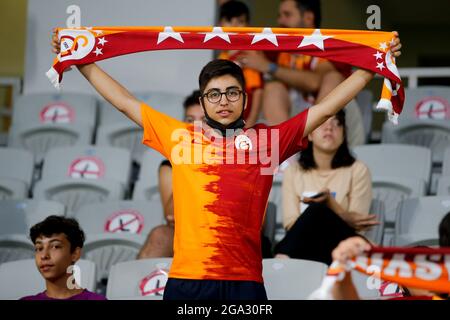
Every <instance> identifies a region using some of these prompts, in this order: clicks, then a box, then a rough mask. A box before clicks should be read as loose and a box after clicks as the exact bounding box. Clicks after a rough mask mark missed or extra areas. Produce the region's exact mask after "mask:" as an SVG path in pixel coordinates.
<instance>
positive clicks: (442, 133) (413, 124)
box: [381, 119, 450, 164]
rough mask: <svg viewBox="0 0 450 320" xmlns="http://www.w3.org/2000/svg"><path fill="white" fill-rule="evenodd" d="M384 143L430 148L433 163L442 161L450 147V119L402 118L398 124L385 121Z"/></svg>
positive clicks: (383, 130)
mask: <svg viewBox="0 0 450 320" xmlns="http://www.w3.org/2000/svg"><path fill="white" fill-rule="evenodd" d="M381 141H382V143H383V144H384V143H398V144H406V145H415V146H421V147H426V148H429V149H430V150H431V151H432V159H433V163H438V164H439V163H442V162H443V159H444V150H445V149H446V148H448V147H450V122H449V120H432V119H402V120H401V121H400V123H399V124H398V125H393V124H392V123H388V122H386V123H384V124H383V129H382V138H381Z"/></svg>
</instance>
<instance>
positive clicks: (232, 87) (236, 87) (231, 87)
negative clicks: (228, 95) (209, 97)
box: [207, 86, 241, 92]
mask: <svg viewBox="0 0 450 320" xmlns="http://www.w3.org/2000/svg"><path fill="white" fill-rule="evenodd" d="M228 89H241V88H240V87H238V86H230V87H226V88H225V90H228ZM211 90H219V91H220V88H211V89H209V90H208V91H207V92H210V91H211Z"/></svg>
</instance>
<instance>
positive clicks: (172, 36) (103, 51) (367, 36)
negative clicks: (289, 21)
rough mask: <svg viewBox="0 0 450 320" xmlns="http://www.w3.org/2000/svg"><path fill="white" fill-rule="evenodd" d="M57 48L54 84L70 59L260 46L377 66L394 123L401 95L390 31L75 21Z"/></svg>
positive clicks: (72, 61)
mask: <svg viewBox="0 0 450 320" xmlns="http://www.w3.org/2000/svg"><path fill="white" fill-rule="evenodd" d="M57 31H58V37H59V39H60V41H61V52H60V53H59V54H58V56H57V57H56V58H55V60H54V63H53V66H52V68H51V69H50V70H49V71H48V72H47V76H48V78H49V79H50V81H51V82H52V83H53V84H54V86H55V87H56V88H59V85H60V82H61V80H62V74H63V72H64V70H65V69H67V68H69V67H70V66H72V65H78V64H87V63H92V62H95V61H100V60H103V59H108V58H112V57H116V56H120V55H125V54H130V53H135V52H142V51H152V50H173V49H214V50H262V51H283V52H292V53H301V54H304V55H310V56H315V57H321V58H325V59H328V60H331V61H335V62H341V63H347V64H350V65H352V66H355V67H358V68H362V69H367V70H370V71H372V72H376V73H378V74H380V75H381V76H382V77H384V83H383V89H382V94H381V99H380V101H379V103H378V105H377V108H379V109H383V110H386V111H387V112H388V115H389V119H390V120H391V121H392V122H394V123H397V118H398V115H399V114H400V113H401V111H402V108H403V101H404V98H405V94H404V89H403V85H402V82H401V79H400V75H399V73H398V70H397V67H396V65H395V59H394V57H393V56H392V55H391V53H390V50H389V46H390V43H391V42H392V41H393V38H394V37H393V34H392V33H391V32H379V31H355V30H333V29H328V30H327V29H288V28H220V27H80V28H75V29H62V28H60V29H57Z"/></svg>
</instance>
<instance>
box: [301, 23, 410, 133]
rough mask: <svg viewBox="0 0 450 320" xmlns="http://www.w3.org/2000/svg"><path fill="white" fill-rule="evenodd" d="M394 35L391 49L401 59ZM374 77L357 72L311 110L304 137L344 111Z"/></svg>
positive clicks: (360, 71) (395, 33)
mask: <svg viewBox="0 0 450 320" xmlns="http://www.w3.org/2000/svg"><path fill="white" fill-rule="evenodd" d="M393 35H394V37H395V39H394V41H393V43H392V45H391V47H390V51H391V53H392V55H393V56H394V57H399V56H400V55H401V52H400V49H401V47H402V45H401V43H400V39H399V37H398V33H397V32H396V31H394V32H393ZM373 76H374V73H373V72H370V71H366V70H362V69H360V70H357V71H356V72H354V73H353V74H352V75H351V76H350V77H348V78H347V79H346V80H345V81H344V82H342V83H341V84H340V85H338V86H337V87H336V88H335V89H334V90H333V91H331V92H330V93H329V94H328V95H327V96H326V97H325V98H323V100H321V101H320V102H319V103H318V104H317V105H315V106H312V107H311V108H309V111H308V119H307V121H306V126H305V131H304V133H303V137H306V136H308V134H309V133H311V131H313V130H314V129H316V128H317V127H318V126H320V125H321V124H322V123H324V122H325V121H326V120H328V118H330V117H332V116H333V115H335V114H336V113H337V112H338V111H339V110H341V109H343V108H344V107H345V106H346V105H347V104H348V103H349V102H350V101H351V100H352V99H353V98H354V97H355V96H356V95H357V94H358V93H359V92H360V91H361V90H362V89H363V88H364V87H365V86H366V85H367V83H369V82H370V80H372V78H373Z"/></svg>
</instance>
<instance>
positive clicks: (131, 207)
mask: <svg viewBox="0 0 450 320" xmlns="http://www.w3.org/2000/svg"><path fill="white" fill-rule="evenodd" d="M74 218H76V219H77V220H78V222H79V223H80V225H81V226H82V228H83V230H84V232H85V233H87V234H98V233H104V232H110V233H115V232H117V233H124V234H127V233H129V234H141V235H144V236H146V235H147V234H148V233H149V232H150V231H151V230H152V229H153V228H154V227H156V226H158V225H161V224H163V223H165V221H164V213H163V209H162V206H161V202H160V201H159V200H154V201H146V200H141V201H133V200H123V201H108V202H103V203H96V204H89V205H84V206H82V207H81V208H80V209H79V210H78V211H77V212H75V213H74Z"/></svg>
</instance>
